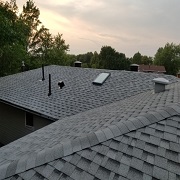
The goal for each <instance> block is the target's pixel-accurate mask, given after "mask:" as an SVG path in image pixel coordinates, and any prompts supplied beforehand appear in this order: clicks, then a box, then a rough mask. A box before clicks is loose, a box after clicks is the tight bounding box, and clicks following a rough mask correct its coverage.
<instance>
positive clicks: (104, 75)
mask: <svg viewBox="0 0 180 180" xmlns="http://www.w3.org/2000/svg"><path fill="white" fill-rule="evenodd" d="M109 76H110V73H101V74H99V75H98V76H97V77H96V79H95V80H94V81H93V84H98V85H102V84H103V83H104V82H105V81H106V79H107V78H108V77H109Z"/></svg>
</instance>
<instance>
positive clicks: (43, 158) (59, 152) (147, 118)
mask: <svg viewBox="0 0 180 180" xmlns="http://www.w3.org/2000/svg"><path fill="white" fill-rule="evenodd" d="M175 115H180V103H177V104H173V105H171V106H167V107H164V108H162V109H161V110H157V111H155V112H150V113H147V114H144V115H140V116H137V117H135V118H129V120H127V121H124V122H117V123H115V124H113V125H110V126H109V127H106V128H104V129H100V130H98V131H95V132H91V133H88V134H86V135H84V136H82V137H78V138H76V139H74V140H69V141H67V142H65V143H62V144H59V145H56V146H54V147H52V148H46V149H44V150H42V151H40V152H38V153H33V156H32V158H30V156H27V155H25V156H23V157H21V158H20V159H19V160H17V161H15V162H14V161H13V162H12V163H7V164H4V165H3V166H1V167H0V174H1V177H0V179H4V178H8V177H11V176H13V175H16V174H19V173H22V172H24V171H26V170H29V169H32V168H35V167H37V166H41V165H43V164H45V163H49V162H51V161H54V160H56V159H59V158H62V157H65V156H68V155H71V154H73V153H75V152H78V151H81V150H83V149H86V148H88V147H92V146H95V145H97V144H99V143H102V142H105V141H107V140H110V139H112V138H115V137H117V136H120V135H123V134H126V133H129V132H131V131H134V130H137V129H139V128H142V127H146V126H148V125H151V124H154V123H157V122H159V121H162V120H164V119H166V118H169V117H172V116H175ZM8 169H13V170H14V171H13V172H12V171H9V170H8Z"/></svg>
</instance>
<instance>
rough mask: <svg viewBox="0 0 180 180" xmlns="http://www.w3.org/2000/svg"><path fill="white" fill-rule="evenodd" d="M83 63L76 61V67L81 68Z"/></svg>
mask: <svg viewBox="0 0 180 180" xmlns="http://www.w3.org/2000/svg"><path fill="white" fill-rule="evenodd" d="M81 64H82V62H81V61H75V62H74V67H81Z"/></svg>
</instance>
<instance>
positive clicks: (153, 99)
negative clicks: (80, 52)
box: [0, 72, 180, 180]
mask: <svg viewBox="0 0 180 180" xmlns="http://www.w3.org/2000/svg"><path fill="white" fill-rule="evenodd" d="M125 73H128V72H125ZM131 73H132V72H129V74H131ZM111 74H112V73H111ZM143 74H144V73H143ZM143 74H142V73H133V75H134V76H135V75H137V76H138V75H139V76H140V79H141V75H143ZM121 75H122V74H121ZM151 77H152V76H151ZM165 77H166V76H165ZM167 77H168V78H169V80H170V79H171V82H172V80H173V82H174V83H171V84H169V85H167V88H166V91H164V92H161V93H154V91H153V90H152V88H150V89H148V88H147V89H146V90H144V91H142V92H141V93H134V95H132V96H130V97H126V98H124V99H122V100H117V101H114V102H112V103H109V104H105V105H103V106H99V107H96V108H93V109H89V110H87V111H84V112H80V113H77V114H75V115H71V116H69V117H65V118H61V119H60V120H58V121H56V122H54V123H52V124H50V125H48V126H46V127H44V128H42V129H40V130H38V131H35V132H34V133H31V134H29V135H27V136H25V137H23V138H21V139H18V140H17V141H14V142H12V143H10V144H8V145H6V146H4V147H2V148H1V149H0V179H5V178H7V179H71V180H72V179H74V180H79V179H87V180H88V179H89V180H91V179H102V180H104V179H113V180H116V179H138V180H140V179H147V180H148V179H178V178H179V177H180V173H179V167H180V161H179V157H180V148H179V147H180V141H179V138H180V103H179V98H180V96H179V93H180V91H179V90H180V83H179V82H176V81H175V80H176V79H174V78H173V77H169V76H167ZM108 80H109V79H107V81H106V82H105V83H107V82H108ZM144 82H145V83H146V81H144ZM149 82H150V81H149ZM142 84H143V81H141V85H142ZM139 85H140V84H139ZM97 87H99V86H97ZM142 87H143V85H142ZM138 89H139V88H138Z"/></svg>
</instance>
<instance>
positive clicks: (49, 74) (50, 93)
mask: <svg viewBox="0 0 180 180" xmlns="http://www.w3.org/2000/svg"><path fill="white" fill-rule="evenodd" d="M50 95H51V74H49V93H48V96H50Z"/></svg>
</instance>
